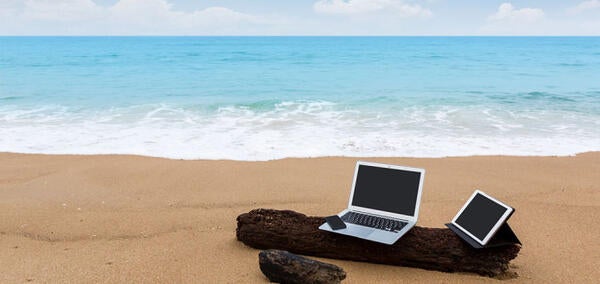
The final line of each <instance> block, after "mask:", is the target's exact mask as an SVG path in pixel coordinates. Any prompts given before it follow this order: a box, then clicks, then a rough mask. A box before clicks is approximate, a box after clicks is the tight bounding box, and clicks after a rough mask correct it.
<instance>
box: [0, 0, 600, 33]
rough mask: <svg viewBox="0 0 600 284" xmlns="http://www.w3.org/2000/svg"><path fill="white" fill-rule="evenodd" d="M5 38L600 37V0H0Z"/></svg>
mask: <svg viewBox="0 0 600 284" xmlns="http://www.w3.org/2000/svg"><path fill="white" fill-rule="evenodd" d="M0 35H600V0H545V1H543V0H537V1H536V0H523V1H521V0H512V1H506V0H505V1H493V0H0Z"/></svg>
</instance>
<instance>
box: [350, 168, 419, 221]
mask: <svg viewBox="0 0 600 284" xmlns="http://www.w3.org/2000/svg"><path fill="white" fill-rule="evenodd" d="M420 179H421V173H420V172H412V171H404V170H399V169H390V168H380V167H373V166H366V165H360V166H359V168H358V173H357V176H356V181H355V185H354V196H353V198H352V205H354V206H360V207H364V208H369V209H376V210H381V211H386V212H391V213H396V214H403V215H408V216H414V215H415V207H416V205H417V195H418V193H419V182H420Z"/></svg>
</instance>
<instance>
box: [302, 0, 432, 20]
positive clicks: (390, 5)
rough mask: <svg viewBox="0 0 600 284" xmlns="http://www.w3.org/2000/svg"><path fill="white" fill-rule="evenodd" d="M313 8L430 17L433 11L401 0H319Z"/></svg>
mask: <svg viewBox="0 0 600 284" xmlns="http://www.w3.org/2000/svg"><path fill="white" fill-rule="evenodd" d="M313 9H314V11H315V12H317V13H322V14H345V15H351V14H367V13H373V12H391V13H394V14H395V15H396V16H402V17H411V16H420V17H429V16H431V15H432V13H431V11H430V10H428V9H426V8H423V7H421V6H420V5H418V4H407V3H404V2H403V1H400V0H319V1H317V2H315V3H314V4H313Z"/></svg>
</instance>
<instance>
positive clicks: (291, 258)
mask: <svg viewBox="0 0 600 284" xmlns="http://www.w3.org/2000/svg"><path fill="white" fill-rule="evenodd" d="M258 263H259V265H260V270H261V271H262V272H263V274H264V275H265V276H267V278H269V280H270V281H271V282H277V283H289V284H295V283H297V284H329V283H331V284H335V283H340V282H341V281H342V280H344V279H345V278H346V272H344V270H343V269H341V268H340V267H338V266H336V265H333V264H330V263H325V262H320V261H316V260H312V259H308V258H305V257H302V256H299V255H295V254H293V253H290V252H287V251H283V250H264V251H261V252H260V253H259V254H258Z"/></svg>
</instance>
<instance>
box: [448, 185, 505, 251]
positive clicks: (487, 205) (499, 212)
mask: <svg viewBox="0 0 600 284" xmlns="http://www.w3.org/2000/svg"><path fill="white" fill-rule="evenodd" d="M509 210H511V211H512V208H510V207H505V206H503V205H502V204H499V203H498V202H495V201H494V200H491V199H490V198H488V197H487V196H484V195H483V194H482V193H480V192H476V193H475V196H474V197H473V198H472V199H471V202H469V203H468V204H467V206H466V207H464V209H463V210H462V212H461V213H459V215H458V216H457V217H456V219H455V221H454V223H455V224H458V225H459V226H460V227H462V228H463V229H464V230H466V231H467V232H469V233H470V234H471V235H473V236H474V237H476V238H478V239H479V240H480V241H481V242H483V241H486V240H485V238H486V236H488V235H489V234H490V232H492V230H493V229H495V227H497V226H496V225H497V224H498V222H499V221H504V220H502V219H505V218H506V217H507V216H508V213H509V212H507V211H509ZM496 229H497V228H496Z"/></svg>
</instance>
